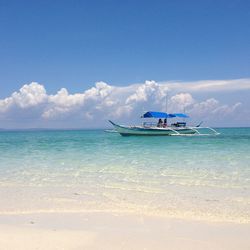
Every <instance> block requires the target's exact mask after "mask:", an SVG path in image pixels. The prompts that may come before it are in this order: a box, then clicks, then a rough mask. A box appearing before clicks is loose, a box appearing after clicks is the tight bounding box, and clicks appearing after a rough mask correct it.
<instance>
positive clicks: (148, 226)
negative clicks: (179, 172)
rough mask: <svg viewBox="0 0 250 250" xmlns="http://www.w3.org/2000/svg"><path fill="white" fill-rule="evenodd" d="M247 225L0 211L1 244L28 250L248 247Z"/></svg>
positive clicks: (229, 249)
mask: <svg viewBox="0 0 250 250" xmlns="http://www.w3.org/2000/svg"><path fill="white" fill-rule="evenodd" d="M249 232H250V225H249V224H234V223H214V222H209V223H208V222H202V221H192V220H179V219H173V218H161V217H152V216H141V215H132V214H112V213H101V212H100V213H93V212H92V213H91V212H90V213H72V214H71V213H53V214H49V213H47V214H43V213H38V214H25V215H0V246H1V249H5V250H21V249H25V250H31V249H32V250H33V249H39V250H40V249H46V250H50V249H51V250H52V249H67V250H68V249H69V250H71V249H73V250H77V249H79V250H80V249H90V250H91V249H104V250H105V249H171V250H172V249H176V250H177V249H178V250H181V249H190V250H191V249H192V250H195V249H197V250H198V249H199V250H200V249H203V250H208V249H209V250H210V249H211V250H222V249H223V250H224V249H227V250H233V249H235V250H236V249H241V250H247V249H250V239H249Z"/></svg>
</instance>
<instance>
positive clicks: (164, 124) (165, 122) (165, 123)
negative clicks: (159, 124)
mask: <svg viewBox="0 0 250 250" xmlns="http://www.w3.org/2000/svg"><path fill="white" fill-rule="evenodd" d="M167 126H168V124H167V119H166V118H165V119H164V123H163V128H166V127H167Z"/></svg>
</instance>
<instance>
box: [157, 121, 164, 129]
mask: <svg viewBox="0 0 250 250" xmlns="http://www.w3.org/2000/svg"><path fill="white" fill-rule="evenodd" d="M162 124H163V122H162V119H159V121H158V124H157V127H159V128H161V127H162Z"/></svg>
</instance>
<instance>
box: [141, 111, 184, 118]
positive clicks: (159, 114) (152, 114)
mask: <svg viewBox="0 0 250 250" xmlns="http://www.w3.org/2000/svg"><path fill="white" fill-rule="evenodd" d="M174 117H181V118H188V117H189V116H188V115H186V114H184V113H172V114H170V113H165V112H157V111H148V112H146V113H145V114H144V115H142V116H141V118H174Z"/></svg>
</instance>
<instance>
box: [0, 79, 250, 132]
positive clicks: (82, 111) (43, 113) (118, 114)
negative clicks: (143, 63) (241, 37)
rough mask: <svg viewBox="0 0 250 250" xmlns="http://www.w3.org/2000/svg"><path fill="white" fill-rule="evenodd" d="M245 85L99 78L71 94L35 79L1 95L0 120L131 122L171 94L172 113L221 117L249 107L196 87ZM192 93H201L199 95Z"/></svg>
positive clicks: (248, 84)
mask: <svg viewBox="0 0 250 250" xmlns="http://www.w3.org/2000/svg"><path fill="white" fill-rule="evenodd" d="M223 88H224V89H225V90H224V92H222V91H223ZM243 89H244V90H245V91H246V90H248V89H249V90H250V80H249V79H239V80H229V81H226V80H225V81H199V82H193V83H169V82H168V83H157V82H155V81H146V82H145V83H142V84H133V85H128V86H125V87H116V86H110V85H109V84H107V83H105V82H97V83H96V84H95V86H94V87H92V88H90V89H88V90H86V91H84V92H82V93H75V94H70V93H69V92H68V90H67V89H65V88H62V89H60V90H59V91H58V92H57V93H56V94H54V95H48V94H47V93H46V90H45V88H44V86H43V85H41V84H38V83H35V82H32V83H30V84H25V85H24V86H23V87H22V88H21V89H20V90H19V91H17V92H14V93H13V94H12V95H11V96H10V97H7V98H5V99H2V100H0V121H2V124H4V121H5V119H6V118H8V120H11V121H12V124H16V127H18V124H19V122H20V121H22V123H25V119H26V118H27V117H29V122H26V123H27V124H26V126H27V127H30V126H32V124H36V123H35V121H36V120H39V122H40V123H39V124H42V126H47V127H50V125H51V124H53V122H54V121H60V122H61V124H63V123H65V124H70V127H91V126H94V125H93V121H96V120H98V121H99V123H98V126H99V127H100V126H102V124H103V122H104V121H106V120H107V119H119V120H122V121H130V120H132V119H134V117H139V116H140V115H141V113H142V110H143V108H144V109H145V111H146V110H159V111H164V110H165V107H166V95H168V110H169V111H170V112H183V110H185V111H186V112H187V113H188V114H190V115H191V116H192V117H193V119H203V118H206V119H207V120H208V121H211V122H213V121H214V122H216V121H218V120H222V118H223V119H225V120H227V119H228V120H230V119H231V117H232V115H233V114H234V113H237V114H238V115H239V114H241V113H242V114H243V113H244V115H246V113H247V112H249V111H248V109H247V108H246V106H244V103H242V101H241V100H239V101H237V102H235V103H233V104H230V105H229V104H228V103H222V102H221V101H220V100H219V99H218V97H217V99H216V98H215V97H214V96H213V93H212V92H210V93H211V94H210V97H209V98H206V99H202V98H199V95H198V96H197V92H199V93H206V94H207V91H212V90H213V91H215V90H216V91H217V92H216V93H218V91H219V92H222V94H223V95H225V93H227V91H228V90H230V91H231V90H234V91H235V90H243ZM193 92H196V96H195V97H194V96H193V95H192V93H193ZM203 98H204V97H203ZM246 110H247V111H246ZM32 119H33V120H32ZM32 122H33V123H32ZM6 124H7V123H6ZM6 126H8V124H7V125H6ZM57 126H58V124H57Z"/></svg>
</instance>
